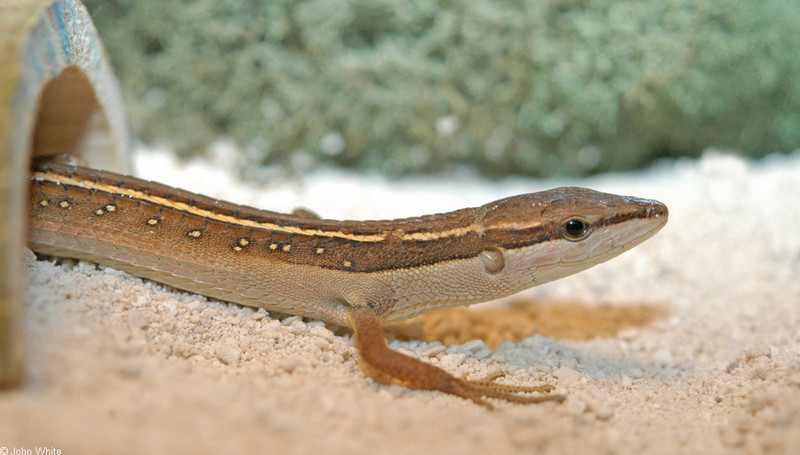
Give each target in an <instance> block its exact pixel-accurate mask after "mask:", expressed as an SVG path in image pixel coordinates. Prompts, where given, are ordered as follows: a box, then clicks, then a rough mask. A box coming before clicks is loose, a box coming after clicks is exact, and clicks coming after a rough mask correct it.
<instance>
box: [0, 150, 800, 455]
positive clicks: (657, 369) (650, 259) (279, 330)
mask: <svg viewBox="0 0 800 455" xmlns="http://www.w3.org/2000/svg"><path fill="white" fill-rule="evenodd" d="M217 161H218V162H217V164H216V165H211V166H209V165H207V164H202V163H194V164H191V165H189V166H185V167H181V166H177V165H176V164H175V163H174V162H172V160H171V159H170V158H169V156H168V155H165V154H161V153H143V154H141V155H140V158H139V161H138V163H137V164H138V166H139V168H140V172H139V173H140V174H142V175H144V176H145V177H147V178H152V179H157V180H160V181H164V182H166V183H171V184H175V185H179V186H183V187H188V188H189V189H195V190H199V191H201V192H204V193H207V194H210V195H214V196H218V197H225V198H228V199H236V200H237V201H239V202H244V203H248V204H251V205H256V206H260V207H264V208H269V209H274V210H290V209H291V208H293V207H295V206H305V207H309V208H312V209H314V210H315V211H317V212H318V213H320V214H322V215H323V216H325V217H341V218H376V217H379V218H383V217H394V216H405V215H412V214H420V213H421V212H434V211H440V210H449V209H454V208H458V207H460V206H465V205H474V204H481V203H484V202H487V201H489V200H491V199H493V198H496V197H501V196H506V195H510V194H513V193H520V192H527V191H535V190H539V189H543V188H545V187H549V186H554V185H560V184H563V183H571V184H581V185H585V186H590V187H593V188H596V189H599V190H605V191H611V192H618V193H626V194H634V195H637V196H642V197H649V198H655V199H659V200H662V201H663V202H665V203H666V204H667V205H668V206H669V208H670V221H669V223H668V225H667V226H666V228H665V229H664V230H663V231H662V232H661V233H659V234H658V235H657V236H656V237H655V238H653V239H651V240H650V241H648V242H647V243H646V244H644V245H642V246H640V247H638V248H636V249H635V250H633V251H631V252H629V253H626V254H625V255H623V256H621V257H619V258H616V259H614V260H612V261H610V262H608V263H606V264H603V265H600V266H598V267H596V268H594V269H592V270H589V271H587V272H584V273H581V274H579V275H577V276H574V277H570V278H567V279H564V280H561V281H559V282H556V283H552V284H549V285H545V286H542V287H540V288H536V289H533V290H531V291H529V292H526V293H524V294H522V295H521V296H518V297H516V298H515V299H512V300H513V302H512V303H508V302H505V303H494V304H489V305H488V306H482V307H478V308H476V307H473V309H470V310H469V311H464V310H461V311H458V310H456V311H450V312H444V313H438V314H434V315H432V316H431V317H430V318H423V319H421V320H416V321H412V322H411V323H408V324H405V325H403V326H402V327H395V328H393V329H392V330H390V337H392V338H395V337H399V339H401V340H404V341H397V340H395V341H393V342H392V346H393V347H394V348H396V349H400V350H402V351H404V352H407V353H411V354H412V355H416V356H419V357H421V358H424V359H426V360H427V361H430V362H432V363H434V364H437V365H441V366H442V367H444V368H446V369H447V370H449V371H452V372H454V373H455V374H457V375H460V374H468V375H470V376H475V377H477V376H480V375H482V374H485V373H486V372H489V371H496V370H498V369H500V370H503V371H505V372H506V374H507V375H506V377H505V378H504V379H503V380H505V381H509V382H511V383H515V384H540V383H545V382H546V383H550V384H554V385H556V386H557V388H558V389H559V391H560V392H563V393H565V394H566V395H567V397H568V398H567V400H566V401H565V402H564V403H563V404H553V403H546V404H541V405H528V406H520V405H513V404H507V403H502V402H497V403H496V407H495V409H494V410H488V409H485V408H483V407H480V406H477V405H475V404H473V403H471V402H468V401H466V400H462V399H459V398H455V397H452V396H447V395H443V394H439V393H432V392H419V391H409V390H406V389H403V388H400V387H384V386H376V385H374V384H371V383H370V382H369V381H367V380H365V379H364V377H363V375H362V374H361V372H360V370H359V368H358V365H357V359H356V356H355V351H354V348H353V347H352V345H351V343H350V340H349V337H348V336H347V334H346V332H342V331H335V332H332V331H331V329H332V328H331V327H326V326H325V325H324V324H322V323H320V322H314V321H303V320H301V319H299V318H296V317H289V318H286V317H283V319H273V318H271V317H270V315H268V314H267V313H265V312H264V311H263V310H260V311H254V310H252V309H249V308H242V307H237V306H235V305H228V304H224V303H219V302H215V301H208V300H207V299H205V298H203V297H200V296H196V295H190V294H186V293H180V292H174V291H172V290H170V289H165V288H164V287H162V286H159V285H157V284H155V283H152V282H142V281H141V280H139V279H135V278H132V277H130V276H128V275H125V274H123V273H120V272H117V271H114V270H111V269H107V268H102V267H96V266H94V265H92V264H88V263H74V262H69V261H60V262H59V263H58V264H55V263H54V262H52V261H37V260H35V259H34V257H33V255H32V254H31V255H30V257H29V260H28V262H27V269H28V280H29V283H30V284H29V286H28V288H27V289H28V292H27V300H28V312H27V318H26V324H27V332H28V358H29V379H28V382H27V383H26V385H25V386H24V387H23V388H21V389H17V390H13V391H5V392H2V393H0V455H5V453H6V452H2V450H3V449H2V447H6V448H7V451H8V453H11V454H14V453H19V454H26V453H36V451H35V449H36V448H43V447H48V448H51V449H60V450H61V453H63V454H72V453H81V454H93V453H115V454H126V453H130V454H141V453H148V454H152V453H209V452H223V451H224V453H287V452H289V453H309V452H318V453H348V454H353V453H462V454H469V453H541V454H547V453H567V452H577V453H645V454H675V453H703V454H717V453H787V454H788V453H800V228H798V226H800V221H798V220H800V153H795V154H794V155H792V156H789V157H786V156H783V157H770V158H768V159H766V160H764V161H761V162H758V163H750V162H745V161H743V160H740V159H738V158H734V157H732V156H726V155H722V154H718V153H709V154H707V155H706V156H705V157H704V158H703V159H702V160H700V161H680V162H676V163H669V164H664V165H661V166H659V167H657V168H656V169H652V170H648V171H646V172H643V173H639V174H635V175H627V174H626V175H613V176H601V177H598V178H594V179H591V180H585V181H578V182H561V181H559V182H555V181H530V180H521V179H514V180H506V181H500V182H488V181H483V180H480V179H477V178H475V177H474V176H470V175H469V174H468V173H464V174H463V175H456V176H453V177H448V178H443V177H437V178H431V179H422V178H416V179H408V180H402V181H398V182H386V181H385V180H383V179H381V178H379V177H377V176H364V175H354V174H350V173H345V172H340V171H336V172H334V171H327V172H315V173H312V174H311V175H310V176H306V177H304V178H297V177H286V176H281V175H280V173H279V172H272V171H269V172H265V173H263V175H261V176H260V177H261V178H263V179H267V183H265V184H263V185H259V186H248V185H243V184H236V183H233V181H232V179H231V178H230V177H229V176H228V175H227V174H226V173H225V172H224V170H220V169H222V168H224V166H220V165H219V164H220V163H224V162H226V154H225V153H224V150H223V151H222V152H219V153H217ZM439 340H444V341H445V342H446V343H455V344H452V345H450V346H446V345H443V344H442V343H441V342H440V341H439ZM470 340H472V341H470ZM15 450H16V451H17V452H15ZM24 450H32V451H33V452H25V451H24ZM50 453H55V452H50Z"/></svg>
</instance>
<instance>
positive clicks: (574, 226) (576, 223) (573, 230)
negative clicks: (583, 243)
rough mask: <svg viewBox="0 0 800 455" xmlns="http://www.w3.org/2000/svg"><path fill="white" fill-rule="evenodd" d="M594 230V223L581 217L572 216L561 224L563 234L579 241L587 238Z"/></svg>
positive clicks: (574, 240)
mask: <svg viewBox="0 0 800 455" xmlns="http://www.w3.org/2000/svg"><path fill="white" fill-rule="evenodd" d="M591 231H592V225H591V224H589V223H587V222H586V221H583V220H582V219H580V218H570V219H568V220H567V221H565V222H564V224H563V225H562V226H561V236H562V237H564V238H565V239H567V240H569V241H572V242H577V241H580V240H583V239H585V238H586V237H588V236H589V234H590V233H591Z"/></svg>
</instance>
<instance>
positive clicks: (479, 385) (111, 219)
mask: <svg viewBox="0 0 800 455" xmlns="http://www.w3.org/2000/svg"><path fill="white" fill-rule="evenodd" d="M667 218H668V210H667V207H666V206H665V205H664V204H662V203H660V202H658V201H654V200H649V199H641V198H636V197H629V196H618V195H613V194H608V193H602V192H598V191H594V190H590V189H586V188H579V187H560V188H555V189H551V190H547V191H541V192H536V193H528V194H521V195H517V196H511V197H507V198H504V199H500V200H497V201H494V202H490V203H488V204H484V205H482V206H480V207H473V208H465V209H461V210H456V211H452V212H448V213H440V214H435V215H426V216H419V217H412V218H403V219H395V220H377V221H335V220H327V219H321V218H318V217H315V216H314V215H311V214H310V212H297V213H295V214H282V213H277V212H271V211H266V210H259V209H255V208H252V207H247V206H242V205H236V204H232V203H229V202H224V201H220V200H216V199H213V198H209V197H206V196H202V195H199V194H194V193H190V192H188V191H183V190H180V189H176V188H172V187H170V186H167V185H162V184H158V183H154V182H149V181H144V180H141V179H138V178H135V177H130V176H125V175H120V174H115V173H111V172H107V171H100V170H94V169H90V168H85V167H81V166H75V165H72V164H67V163H59V162H37V163H35V164H34V165H33V166H32V168H31V173H30V176H29V194H28V224H29V228H28V233H29V237H28V245H29V247H30V248H31V249H32V250H34V251H36V252H39V253H43V254H49V255H56V256H65V257H72V258H77V259H83V260H89V261H92V262H96V263H99V264H102V265H107V266H111V267H114V268H117V269H120V270H123V271H125V272H129V273H131V274H133V275H135V276H139V277H142V278H146V279H151V280H154V281H157V282H160V283H164V284H167V285H170V286H174V287H176V288H179V289H183V290H187V291H190V292H194V293H197V294H202V295H205V296H208V297H212V298H216V299H220V300H224V301H229V302H233V303H237V304H241V305H246V306H251V307H258V308H264V309H266V310H270V311H276V312H281V313H287V314H293V315H299V316H303V317H307V318H313V319H318V320H322V321H326V322H329V323H333V324H337V325H341V326H346V327H350V328H352V329H353V332H354V335H355V345H356V349H357V351H358V354H359V360H360V366H361V368H362V370H363V371H364V372H365V373H366V374H367V375H368V376H370V377H372V378H373V379H374V380H375V381H376V382H378V383H381V384H401V385H404V386H406V387H408V388H410V389H421V390H434V391H439V392H444V393H448V394H452V395H456V396H459V397H462V398H465V399H469V400H472V401H474V402H476V403H479V404H482V405H486V406H491V405H490V404H489V402H488V401H487V399H489V398H493V399H500V400H505V401H508V402H513V403H537V402H542V401H556V402H558V401H562V400H563V399H564V398H565V397H564V395H561V394H549V393H539V394H534V393H532V392H549V391H550V390H552V387H551V386H549V385H545V386H518V385H510V384H502V383H498V382H496V381H495V379H497V377H498V376H500V375H490V376H488V377H486V378H482V379H478V380H468V379H465V378H460V377H456V376H454V375H452V374H450V373H448V372H447V371H445V370H443V369H441V368H439V367H437V366H435V365H432V364H430V363H427V362H424V361H422V360H419V359H415V358H412V357H409V356H407V355H404V354H402V353H399V352H397V351H394V350H392V349H390V348H389V347H388V345H387V343H386V340H385V338H384V335H383V332H382V324H383V323H386V322H390V321H397V320H402V319H406V318H410V317H412V316H415V315H417V314H420V313H423V312H427V311H432V310H436V309H440V308H445V307H450V306H457V305H470V304H473V303H478V302H484V301H489V300H494V299H498V298H501V297H504V296H508V295H511V294H514V293H517V292H519V291H522V290H524V289H527V288H530V287H533V286H537V285H540V284H543V283H546V282H549V281H552V280H555V279H558V278H562V277H565V276H567V275H571V274H573V273H576V272H579V271H582V270H584V269H587V268H589V267H592V266H593V265H595V264H598V263H601V262H604V261H606V260H608V259H610V258H612V257H614V256H617V255H619V254H621V253H622V252H624V251H627V250H629V249H630V248H632V247H634V246H636V245H638V244H639V243H641V242H643V241H645V240H646V239H648V238H650V237H651V236H653V235H654V234H655V233H656V232H657V231H659V230H660V229H661V228H662V227H663V226H664V225H665V223H666V222H667Z"/></svg>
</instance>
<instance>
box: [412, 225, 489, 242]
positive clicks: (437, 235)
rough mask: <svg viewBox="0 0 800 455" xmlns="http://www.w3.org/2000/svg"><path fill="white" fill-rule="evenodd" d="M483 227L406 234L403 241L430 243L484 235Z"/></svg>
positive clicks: (474, 226) (475, 226) (470, 226)
mask: <svg viewBox="0 0 800 455" xmlns="http://www.w3.org/2000/svg"><path fill="white" fill-rule="evenodd" d="M483 230H484V229H483V226H481V225H480V224H474V223H473V224H470V225H469V226H461V227H456V228H452V229H448V230H446V231H441V232H414V233H411V234H406V235H404V236H403V241H406V240H421V241H430V240H439V239H444V238H447V237H461V236H462V235H466V234H469V233H471V232H474V233H476V234H478V235H480V234H482V233H483Z"/></svg>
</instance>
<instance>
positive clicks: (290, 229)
mask: <svg viewBox="0 0 800 455" xmlns="http://www.w3.org/2000/svg"><path fill="white" fill-rule="evenodd" d="M33 179H34V180H38V181H47V182H53V183H55V184H57V185H62V184H63V185H72V186H77V187H80V188H86V189H90V190H97V191H102V192H104V193H109V194H114V195H118V196H125V197H130V198H133V199H137V200H140V201H146V202H151V203H153V204H156V205H160V206H163V207H168V208H171V209H173V210H177V211H179V212H185V213H191V214H193V215H197V216H201V217H204V218H208V219H212V220H217V221H222V222H224V223H231V224H236V225H239V226H245V227H251V228H257V229H266V230H268V231H273V232H282V233H286V234H298V235H307V236H317V237H328V238H342V239H346V240H353V241H356V242H382V241H383V240H384V239H385V237H384V236H383V235H380V234H346V233H343V232H339V231H323V230H319V229H303V228H299V227H297V226H281V225H279V224H275V223H262V222H258V221H253V220H246V219H241V218H236V217H234V216H230V215H223V214H219V213H214V212H212V211H209V210H204V209H201V208H198V207H194V206H191V205H189V204H186V203H184V202H175V201H170V200H169V199H165V198H163V197H160V196H152V195H149V194H146V193H144V192H142V191H139V190H133V189H129V188H120V187H118V186H114V185H107V184H104V183H98V182H93V181H91V180H78V179H75V178H73V177H69V176H65V175H60V174H55V173H52V172H35V173H34V174H33Z"/></svg>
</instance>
